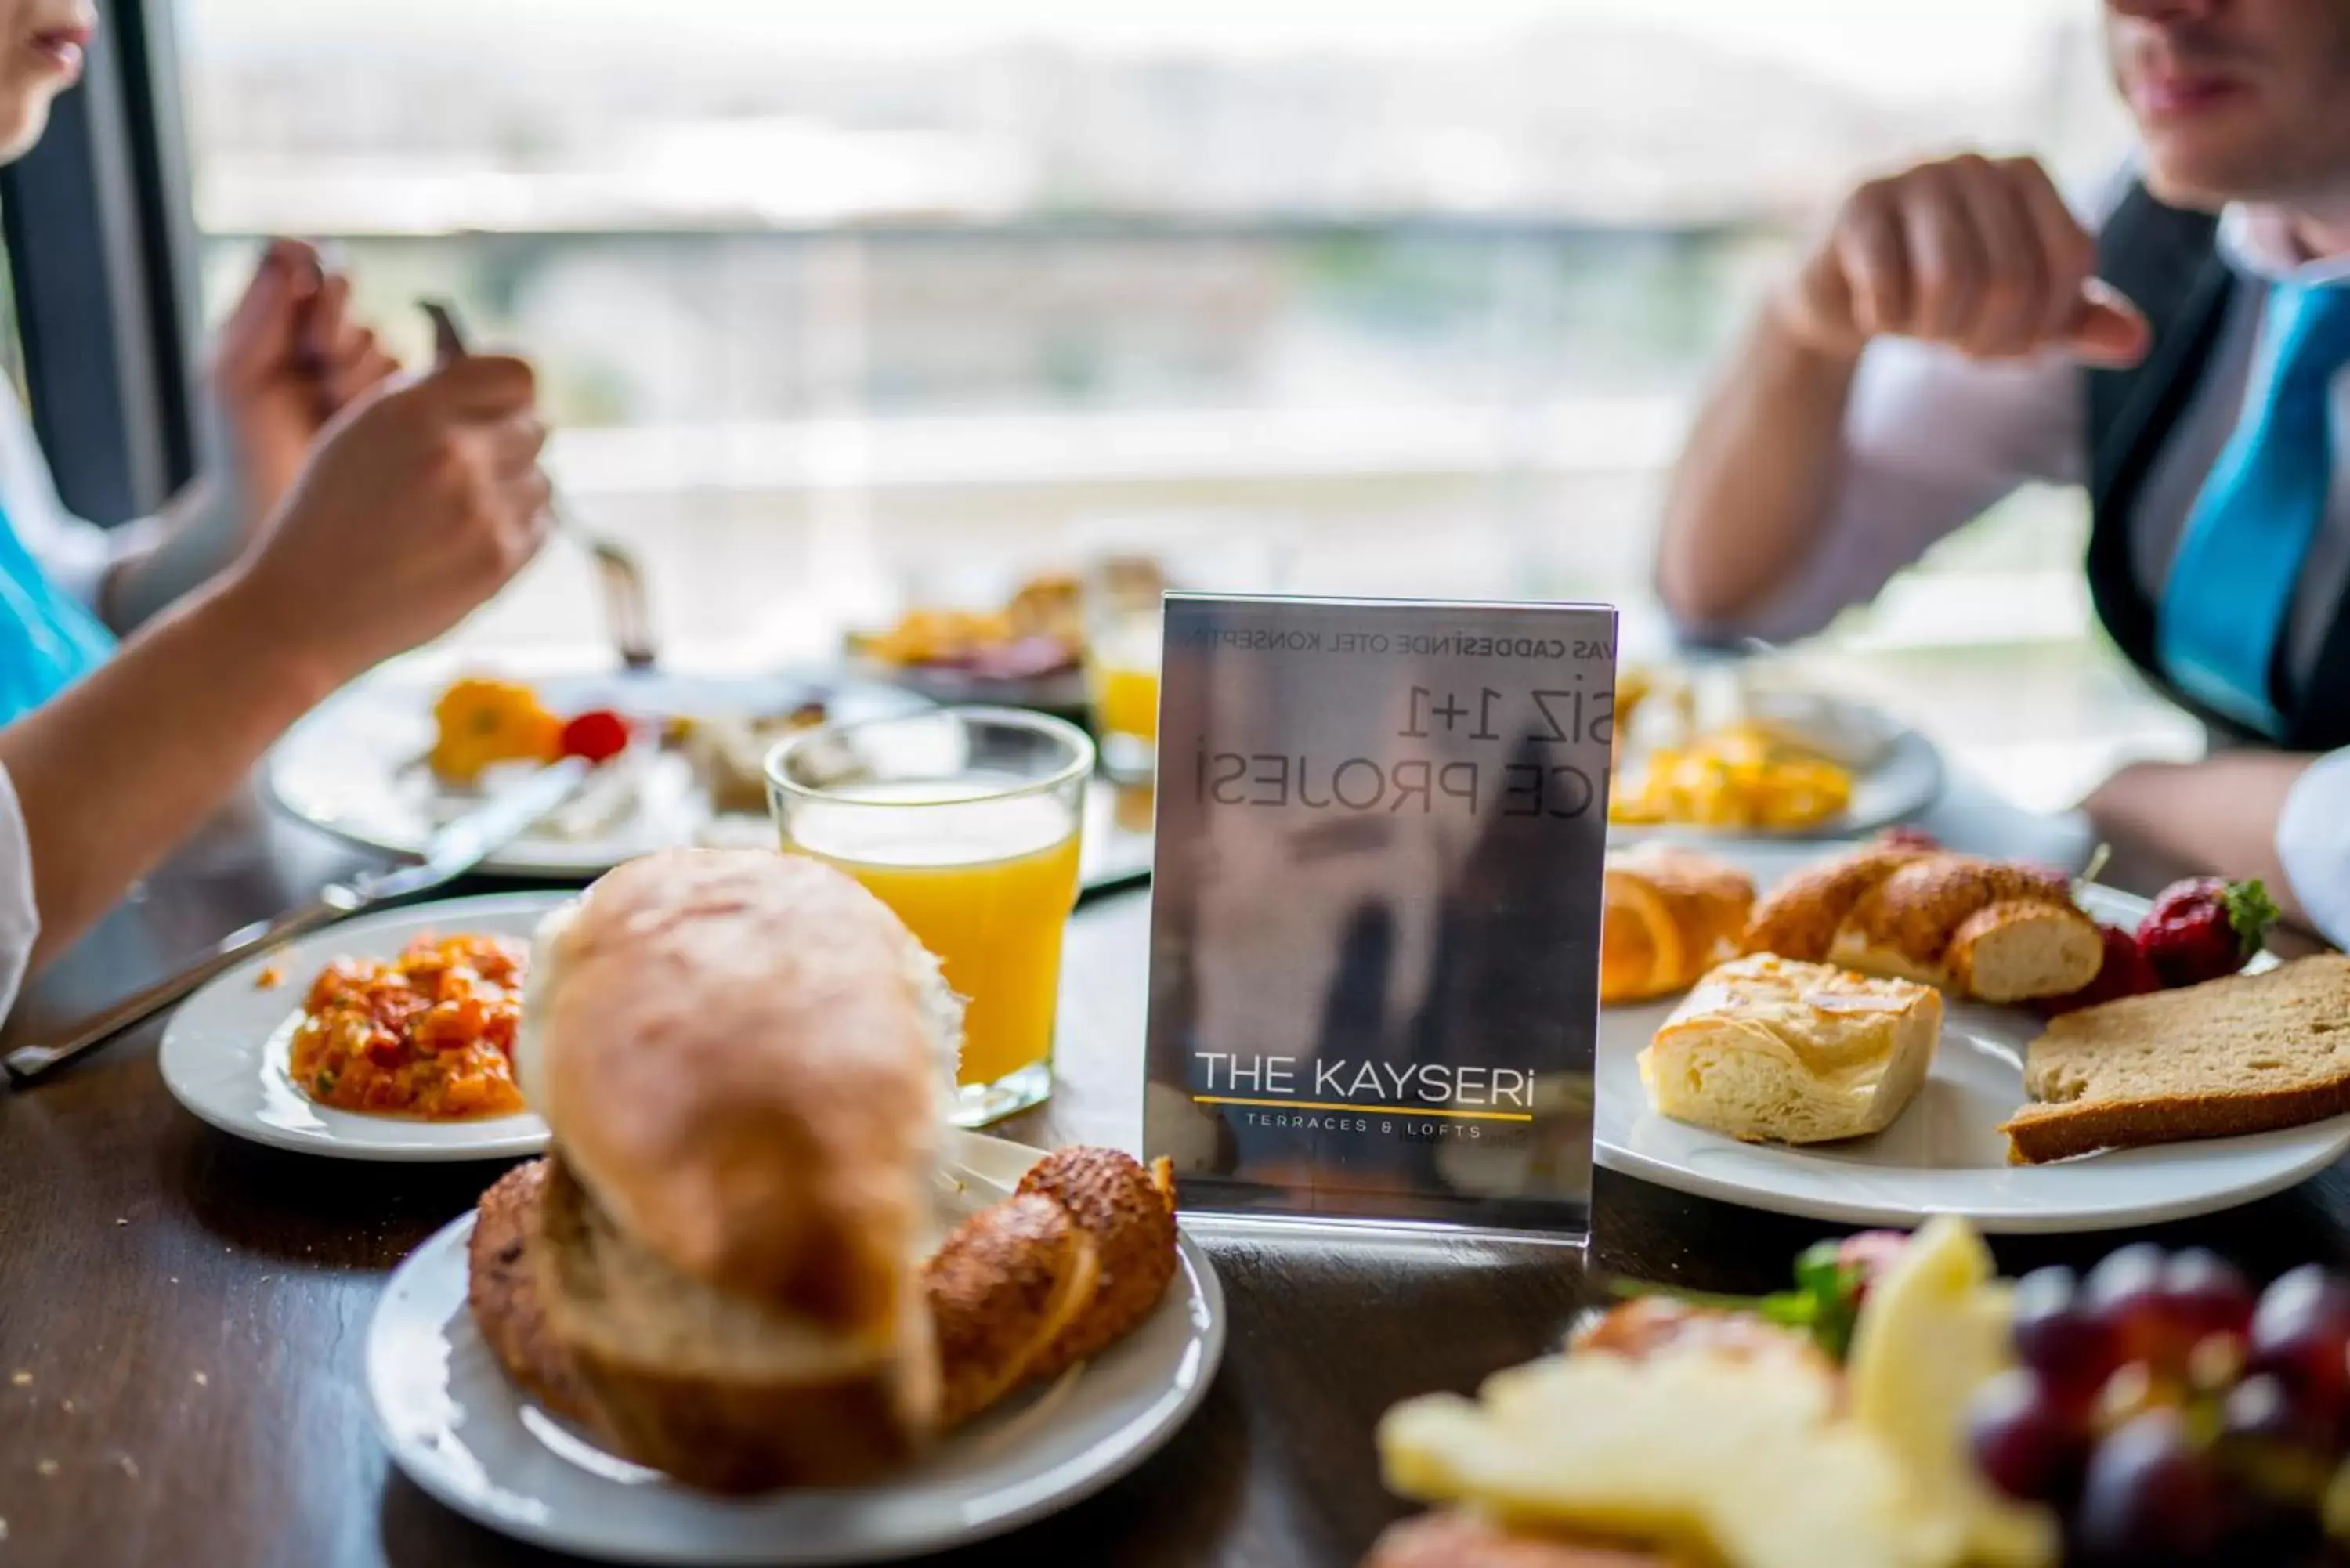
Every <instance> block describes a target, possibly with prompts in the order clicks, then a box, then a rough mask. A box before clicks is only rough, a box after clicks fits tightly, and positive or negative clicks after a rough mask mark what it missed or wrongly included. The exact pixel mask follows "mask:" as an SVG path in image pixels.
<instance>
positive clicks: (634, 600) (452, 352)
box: [417, 299, 657, 670]
mask: <svg viewBox="0 0 2350 1568" xmlns="http://www.w3.org/2000/svg"><path fill="white" fill-rule="evenodd" d="M417 306H418V307H419V308H420V309H421V310H422V311H423V312H424V314H425V316H426V317H429V318H430V319H431V321H432V351H433V354H434V356H435V357H436V358H440V359H444V360H446V359H462V358H464V357H465V355H466V354H467V352H469V350H468V349H467V348H466V346H465V334H464V332H463V329H462V328H461V327H458V325H457V317H456V314H455V311H454V308H453V307H452V306H451V305H450V304H449V302H448V301H446V300H442V299H421V300H418V301H417ZM547 509H548V510H549V511H550V512H552V513H553V514H555V522H556V527H558V528H561V529H562V530H563V531H564V532H565V533H567V534H568V535H571V537H573V538H574V539H577V541H579V543H580V544H581V545H585V546H587V553H588V555H589V556H593V557H594V559H595V562H596V573H597V576H598V577H599V578H600V579H601V580H602V582H603V587H604V618H605V622H606V625H607V627H608V630H609V632H610V635H611V639H612V647H613V649H614V651H615V652H617V653H618V654H619V656H620V663H621V665H622V666H623V667H624V668H626V669H629V670H650V669H651V668H652V667H653V665H654V664H655V662H656V661H657V660H656V657H655V654H654V651H653V623H652V613H651V611H650V608H648V603H649V601H648V598H647V596H646V593H645V574H644V568H643V567H642V566H639V565H638V564H637V557H636V555H635V553H634V552H632V551H630V550H629V548H628V547H627V546H626V545H621V544H619V543H617V542H615V541H614V540H612V539H610V538H608V537H607V536H605V535H601V534H598V533H594V532H592V531H590V530H588V529H587V528H583V527H581V526H580V525H579V524H577V523H576V522H574V521H573V520H572V519H571V517H570V516H569V515H568V514H567V510H566V509H565V508H564V506H563V505H562V504H561V503H560V502H559V501H557V500H556V499H555V498H554V497H552V496H550V497H549V498H548V501H547Z"/></svg>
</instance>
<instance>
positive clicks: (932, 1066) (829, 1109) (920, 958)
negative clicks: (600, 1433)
mask: <svg viewBox="0 0 2350 1568" xmlns="http://www.w3.org/2000/svg"><path fill="white" fill-rule="evenodd" d="M956 1018H957V1012H956V1008H955V1005H954V1004H953V1002H952V1000H951V997H950V996H948V994H947V993H946V991H945V987H944V984H943V982H942V981H941V980H940V978H939V974H938V968H937V965H936V963H935V961H932V960H931V958H930V957H929V955H928V954H926V953H924V952H923V951H922V950H921V949H920V946H919V945H918V944H917V943H915V941H914V940H913V939H912V937H911V936H910V935H909V934H908V933H907V931H906V929H905V927H904V926H903V925H902V924H900V923H899V920H898V919H897V917H896V916H894V915H892V914H891V913H890V912H889V909H888V908H887V907H886V906H884V905H883V904H882V903H881V902H880V901H879V899H877V898H874V897H873V896H872V895H871V894H869V893H868V892H867V891H866V890H865V889H864V888H861V887H859V886H858V884H857V883H856V882H855V881H853V880H851V879H850V878H849V877H847V876H846V875H844V874H842V873H841V872H839V871H837V870H835V869H833V868H832V867H828V866H826V865H824V864H822V863H820V862H818V861H815V860H811V859H807V858H806V857H797V856H788V855H782V854H778V853H775V852H773V851H767V850H702V849H679V850H670V851H664V852H662V853H660V854H658V855H653V856H649V857H645V858H643V859H640V860H635V861H631V862H629V863H628V864H627V865H624V866H622V867H619V868H618V869H617V870H615V871H613V872H612V873H611V874H610V875H608V876H607V877H604V878H603V879H602V880H601V881H599V882H598V883H597V884H596V885H595V886H594V887H592V888H589V889H588V891H587V895H586V896H585V898H583V899H582V900H581V901H580V903H579V904H578V905H577V906H576V907H575V908H574V909H571V910H569V911H567V913H566V914H564V915H563V916H561V917H559V918H557V919H552V920H550V921H549V922H548V924H547V926H546V929H543V930H542V931H541V933H540V938H539V948H538V953H537V956H536V961H535V962H534V965H533V968H532V973H531V981H530V988H529V992H528V994H527V995H526V997H525V1007H524V1018H523V1024H522V1028H521V1031H520V1033H519V1036H518V1039H517V1044H516V1064H517V1068H518V1073H519V1076H520V1078H521V1081H522V1084H523V1086H524V1093H525V1097H527V1098H528V1099H529V1101H530V1103H531V1105H532V1106H533V1108H534V1109H536V1110H537V1111H538V1112H539V1113H540V1114H541V1115H542V1116H545V1117H546V1121H547V1125H548V1127H549V1128H550V1130H551V1131H552V1133H553V1141H554V1145H555V1152H556V1174H555V1175H554V1176H553V1177H551V1178H550V1187H549V1192H548V1201H547V1202H546V1204H545V1206H544V1208H543V1212H542V1221H541V1225H540V1228H539V1231H537V1233H536V1238H535V1243H534V1244H535V1246H536V1251H535V1252H534V1254H533V1256H534V1268H535V1270H536V1274H537V1277H538V1281H539V1283H540V1286H541V1289H542V1292H543V1293H544V1295H545V1297H546V1316H547V1322H548V1324H549V1326H550V1328H551V1330H552V1332H553V1333H554V1334H555V1335H556V1337H557V1338H558V1339H559V1340H560V1341H562V1342H563V1344H564V1345H565V1348H566V1349H567V1350H568V1351H569V1352H570V1353H571V1355H572V1357H573V1360H574V1362H575V1363H576V1365H577V1367H578V1369H579V1373H580V1377H581V1381H582V1382H583V1384H584V1385H585V1386H586V1387H587V1393H588V1396H589V1400H590V1403H592V1404H593V1405H594V1406H596V1407H598V1411H599V1413H600V1414H601V1415H602V1416H603V1417H604V1418H605V1419H604V1424H605V1425H606V1426H607V1427H608V1428H610V1430H611V1432H612V1434H613V1436H614V1437H615V1438H616V1439H617V1440H618V1441H619V1444H620V1445H621V1446H622V1448H623V1449H625V1450H626V1451H627V1452H628V1453H629V1455H630V1456H631V1457H633V1458H636V1459H641V1460H643V1461H644V1462H647V1463H650V1464H654V1465H658V1466H659V1467H660V1468H661V1469H666V1470H669V1471H671V1473H672V1474H675V1475H678V1476H680V1477H681V1478H682V1479H685V1480H691V1481H697V1482H699V1483H701V1484H705V1485H710V1486H716V1487H723V1488H727V1489H730V1490H732V1489H738V1488H756V1487H767V1486H778V1485H785V1484H792V1483H801V1482H814V1481H818V1480H824V1481H837V1480H851V1479H855V1478H857V1477H858V1476H860V1475H865V1474H869V1473H871V1472H872V1471H873V1470H874V1469H878V1468H879V1467H880V1466H881V1465H883V1464H886V1463H888V1462H890V1461H891V1460H893V1459H897V1458H899V1457H902V1456H903V1454H905V1453H906V1452H908V1451H910V1449H912V1448H913V1447H914V1446H916V1445H917V1444H918V1443H919V1442H920V1440H921V1438H923V1437H925V1436H926V1435H927V1434H928V1432H929V1431H930V1429H931V1426H932V1424H933V1422H934V1420H935V1417H936V1409H937V1398H938V1389H937V1383H938V1369H937V1366H936V1353H935V1349H934V1347H933V1346H932V1345H931V1325H930V1317H929V1314H928V1312H927V1310H926V1309H925V1307H924V1306H923V1303H922V1293H921V1285H920V1262H921V1259H922V1257H923V1256H924V1255H925V1254H926V1253H927V1252H928V1251H929V1250H930V1247H931V1244H932V1242H933V1241H934V1239H935V1236H934V1231H935V1226H934V1221H933V1217H932V1201H931V1182H932V1177H933V1169H934V1165H935V1162H936V1159H937V1151H938V1143H939V1130H938V1129H939V1110H940V1105H941V1101H940V1096H939V1089H938V1085H939V1083H940V1079H941V1069H942V1067H943V1066H946V1065H947V1064H951V1062H952V1060H953V1052H954V1023H955V1020H956ZM558 1197H559V1199H560V1200H559V1201H558ZM827 1429H830V1430H832V1431H833V1433H834V1437H833V1438H831V1439H829V1440H823V1439H821V1438H820V1437H819V1434H820V1433H822V1432H823V1431H825V1430H827Z"/></svg>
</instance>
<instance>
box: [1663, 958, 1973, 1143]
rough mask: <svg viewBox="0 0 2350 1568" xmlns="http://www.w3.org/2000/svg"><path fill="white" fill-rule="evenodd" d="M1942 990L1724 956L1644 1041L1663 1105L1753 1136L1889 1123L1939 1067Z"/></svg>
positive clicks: (1839, 1132)
mask: <svg viewBox="0 0 2350 1568" xmlns="http://www.w3.org/2000/svg"><path fill="white" fill-rule="evenodd" d="M1941 1032H1942V998H1941V996H1940V994H1939V992H1936V991H1934V990H1933V989H1932V988H1931V987H1929V986H1922V985H1916V984H1912V983H1911V982H1909V981H1901V980H1867V979H1864V978H1863V977H1861V976H1859V975H1856V974H1851V973H1847V972H1846V971H1842V970H1838V969H1835V968H1834V967H1832V966H1830V965H1826V964H1809V963H1796V962H1794V961H1791V960H1787V959H1780V958H1773V957H1769V956H1767V955H1766V956H1759V957H1749V958H1742V959H1739V960H1737V961H1734V962H1731V963H1726V964H1723V965H1722V966H1721V968H1719V969H1717V970H1715V971H1713V972H1712V973H1711V974H1709V975H1707V976H1706V977H1705V979H1703V980H1701V981H1699V982H1698V985H1697V989H1696V990H1694V991H1692V992H1690V994H1689V995H1688V997H1687V998H1686V999H1684V1000H1683V1001H1682V1002H1681V1004H1680V1005H1679V1007H1677V1008H1675V1009H1674V1010H1673V1013H1672V1016H1671V1017H1669V1018H1668V1019H1667V1020H1666V1021H1665V1023H1664V1027H1662V1028H1661V1029H1659V1030H1658V1031H1657V1034H1656V1038H1654V1039H1653V1040H1651V1041H1649V1043H1648V1044H1647V1045H1646V1046H1644V1047H1642V1048H1641V1051H1640V1082H1641V1083H1642V1085H1645V1086H1646V1087H1647V1089H1648V1097H1649V1100H1650V1102H1651V1103H1652V1104H1654V1105H1655V1106H1656V1107H1657V1109H1658V1111H1659V1112H1660V1113H1661V1114H1663V1115H1665V1116H1671V1117H1672V1118H1673V1119H1675V1120H1676V1121H1684V1122H1690V1123H1693V1124H1695V1125H1696V1126H1699V1127H1711V1128H1712V1129H1713V1130H1714V1131H1716V1132H1721V1133H1727V1134H1728V1135H1729V1136H1731V1137H1735V1138H1742V1139H1744V1140H1746V1141H1748V1142H1753V1143H1763V1142H1771V1143H1797V1144H1804V1143H1826V1142H1830V1141H1832V1140H1835V1139H1837V1138H1848V1137H1865V1136H1866V1135H1867V1134H1870V1133H1875V1132H1881V1131H1883V1130H1884V1129H1885V1128H1886V1127H1887V1126H1889V1125H1890V1124H1891V1123H1892V1121H1893V1118H1894V1117H1896V1116H1899V1115H1900V1114H1901V1112H1902V1110H1903V1108H1904V1107H1906V1106H1908V1103H1909V1101H1910V1099H1911V1097H1912V1096H1915V1095H1916V1094H1917V1092H1918V1085H1921V1084H1923V1083H1924V1082H1925V1081H1926V1073H1927V1070H1928V1068H1929V1067H1930V1066H1931V1065H1932V1064H1933V1061H1934V1047H1935V1044H1936V1042H1937V1041H1939V1038H1940V1037H1941Z"/></svg>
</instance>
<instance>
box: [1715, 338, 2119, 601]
mask: <svg viewBox="0 0 2350 1568" xmlns="http://www.w3.org/2000/svg"><path fill="white" fill-rule="evenodd" d="M2086 424H2087V410H2086V408H2085V389H2084V386H2083V382H2082V379H2081V372H2080V369H2079V368H2078V366H2077V365H2076V364H2075V363H2074V361H2073V360H2072V359H2071V358H2068V357H2066V356H2064V355H2063V354H2056V353H2051V354H2044V355H2041V356H2038V357H2036V358H2031V359H2024V360H2008V361H2001V362H1998V363H1986V362H1982V361H1978V360H1972V359H1969V358H1966V357H1964V356H1963V355H1960V354H1959V353H1957V352H1956V351H1954V350H1951V349H1947V348H1938V347H1935V346H1933V345H1929V344H1924V343H1918V342H1914V341H1911V340H1909V339H1908V338H1892V337H1888V338H1881V339H1879V340H1878V341H1877V342H1875V343H1872V344H1870V345H1869V346H1868V348H1867V349H1866V351H1865V352H1864V353H1863V354H1862V356H1861V360H1860V368H1859V370H1858V371H1857V372H1856V375H1855V377H1854V380H1853V387H1852V398H1851V401H1850V403H1849V405H1848V406H1847V408H1846V412H1845V426H1844V452H1843V458H1842V470H1841V473H1840V475H1839V477H1838V480H1837V483H1836V498H1835V510H1834V512H1833V513H1832V514H1830V515H1829V518H1828V524H1827V526H1826V528H1825V531H1823V532H1822V534H1821V535H1820V538H1819V542H1818V544H1817V545H1815V546H1814V549H1813V550H1812V552H1811V554H1810V555H1809V556H1808V557H1806V558H1805V559H1804V561H1803V562H1801V563H1800V564H1799V565H1798V566H1797V567H1796V569H1795V571H1794V574H1793V575H1792V576H1790V577H1789V578H1788V579H1787V581H1786V582H1784V583H1783V584H1781V585H1780V587H1778V588H1777V589H1776V590H1775V591H1774V592H1773V594H1772V595H1771V597H1769V598H1768V599H1767V600H1765V601H1764V602H1763V604H1761V605H1759V606H1757V607H1755V608H1754V609H1753V610H1752V612H1750V613H1749V614H1747V615H1745V616H1742V617H1741V618H1739V621H1738V623H1737V624H1736V625H1734V626H1722V627H1717V626H1708V627H1702V628H1692V629H1694V630H1698V631H1700V632H1703V633H1707V634H1711V635H1717V636H1718V635H1721V633H1723V632H1729V633H1733V634H1739V633H1742V634H1745V635H1748V636H1754V637H1764V638H1769V639H1773V640H1774V641H1783V640H1785V639H1791V638H1796V637H1803V636H1807V635H1809V634H1810V633H1812V632H1815V631H1817V630H1819V629H1820V628H1822V627H1824V626H1825V625H1827V623H1828V622H1829V621H1830V620H1832V619H1834V618H1835V615H1836V612H1838V611H1839V610H1842V609H1844V608H1845V607H1846V606H1849V605H1855V604H1858V603H1860V602H1862V601H1863V600H1865V599H1867V598H1870V597H1874V596H1875V595H1876V593H1877V590H1878V589H1879V588H1882V587H1884V586H1885V584H1886V582H1887V579H1888V578H1890V577H1891V576H1893V574H1894V573H1896V572H1898V571H1899V570H1900V569H1901V568H1902V567H1903V566H1908V565H1909V564H1910V563H1911V562H1913V561H1915V560H1917V559H1918V556H1922V555H1924V554H1925V553H1926V551H1927V550H1928V549H1929V548H1930V547H1931V546H1932V545H1935V544H1936V543H1938V542H1939V541H1940V540H1941V539H1942V538H1944V537H1945V536H1947V535H1950V534H1952V533H1954V532H1956V531H1957V530H1958V529H1959V527H1960V525H1962V524H1965V523H1967V522H1968V521H1970V519H1972V518H1973V517H1975V516H1976V515H1977V514H1980V513H1981V512H1982V511H1984V510H1985V509H1986V508H1988V507H1990V506H1991V505H1992V504H1995V503H1996V502H1998V501H1999V500H2001V499H2002V497H2004V496H2005V495H2006V494H2007V493H2009V492H2011V491H2012V490H2014V489H2015V488H2016V487H2017V486H2019V485H2022V484H2025V483H2031V482H2033V481H2043V482H2046V483H2078V482H2079V480H2080V479H2081V478H2082V470H2083V467H2084V455H2083V452H2082V445H2083V442H2084V441H2085V429H2086Z"/></svg>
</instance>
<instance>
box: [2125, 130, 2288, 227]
mask: <svg viewBox="0 0 2350 1568" xmlns="http://www.w3.org/2000/svg"><path fill="white" fill-rule="evenodd" d="M2267 163H2268V161H2267V160H2265V159H2262V158H2258V157H2253V156H2249V155H2247V154H2246V153H2244V152H2243V151H2240V150H2237V149H2232V148H2226V147H2210V146H2178V145H2175V144H2173V145H2164V144H2162V143H2160V142H2148V143H2147V146H2146V148H2145V161H2144V162H2143V164H2142V165H2141V167H2140V170H2139V177H2140V178H2141V179H2143V180H2144V181H2145V182H2146V188H2147V190H2148V191H2150V192H2153V193H2154V196H2155V199H2156V200H2158V201H2159V202H2164V203H2165V204H2166V205H2168V206H2173V207H2187V208H2191V209H2194V210H2196V211H2199V212H2206V213H2216V212H2218V211H2219V210H2220V208H2222V207H2224V206H2226V205H2227V204H2228V203H2229V202H2241V201H2256V200H2259V199H2260V198H2262V197H2264V196H2268V195H2271V194H2272V187H2273V185H2274V184H2275V182H2276V181H2275V171H2274V170H2272V169H2270V168H2269V167H2267Z"/></svg>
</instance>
